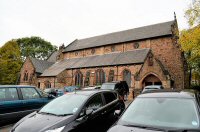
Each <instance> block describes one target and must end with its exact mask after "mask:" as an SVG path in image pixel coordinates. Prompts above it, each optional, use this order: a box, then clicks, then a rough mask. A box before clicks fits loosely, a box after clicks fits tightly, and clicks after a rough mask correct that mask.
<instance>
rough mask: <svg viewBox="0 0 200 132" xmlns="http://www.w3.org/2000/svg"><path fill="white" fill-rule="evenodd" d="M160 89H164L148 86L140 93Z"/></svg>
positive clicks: (157, 86) (159, 86)
mask: <svg viewBox="0 0 200 132" xmlns="http://www.w3.org/2000/svg"><path fill="white" fill-rule="evenodd" d="M160 89H164V87H163V86H162V85H149V86H146V87H144V89H143V90H142V93H145V92H146V91H150V90H160Z"/></svg>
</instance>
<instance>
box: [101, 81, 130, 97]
mask: <svg viewBox="0 0 200 132" xmlns="http://www.w3.org/2000/svg"><path fill="white" fill-rule="evenodd" d="M101 89H106V90H116V91H117V92H118V93H119V95H120V96H121V97H122V98H123V99H124V100H127V97H128V94H129V87H128V84H127V83H126V81H113V82H107V83H103V84H102V86H101Z"/></svg>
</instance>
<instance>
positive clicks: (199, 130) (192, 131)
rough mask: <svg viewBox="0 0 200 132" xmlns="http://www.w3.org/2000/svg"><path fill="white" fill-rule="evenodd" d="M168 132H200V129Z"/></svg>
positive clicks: (171, 131) (169, 131)
mask: <svg viewBox="0 0 200 132" xmlns="http://www.w3.org/2000/svg"><path fill="white" fill-rule="evenodd" d="M167 132H200V129H172V130H168V131H167Z"/></svg>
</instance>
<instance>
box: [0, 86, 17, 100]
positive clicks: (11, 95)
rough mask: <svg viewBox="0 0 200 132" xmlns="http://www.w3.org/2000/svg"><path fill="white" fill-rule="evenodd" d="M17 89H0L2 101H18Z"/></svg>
mask: <svg viewBox="0 0 200 132" xmlns="http://www.w3.org/2000/svg"><path fill="white" fill-rule="evenodd" d="M18 99H19V97H18V93H17V89H16V88H0V101H11V100H18Z"/></svg>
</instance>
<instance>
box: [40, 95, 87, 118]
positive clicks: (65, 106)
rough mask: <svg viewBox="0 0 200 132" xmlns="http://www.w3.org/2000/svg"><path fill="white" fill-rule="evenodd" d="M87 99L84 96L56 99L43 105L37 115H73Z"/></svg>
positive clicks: (67, 96)
mask: <svg viewBox="0 0 200 132" xmlns="http://www.w3.org/2000/svg"><path fill="white" fill-rule="evenodd" d="M86 99H87V96H85V95H79V94H68V95H64V96H61V97H58V98H56V99H54V100H53V101H51V102H50V103H48V104H47V105H45V106H44V107H43V108H42V109H41V110H40V111H39V113H48V114H53V115H58V116H62V115H63V116H64V115H69V114H74V113H76V111H77V110H78V109H79V108H80V106H81V105H82V104H83V102H84V101H85V100H86Z"/></svg>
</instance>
